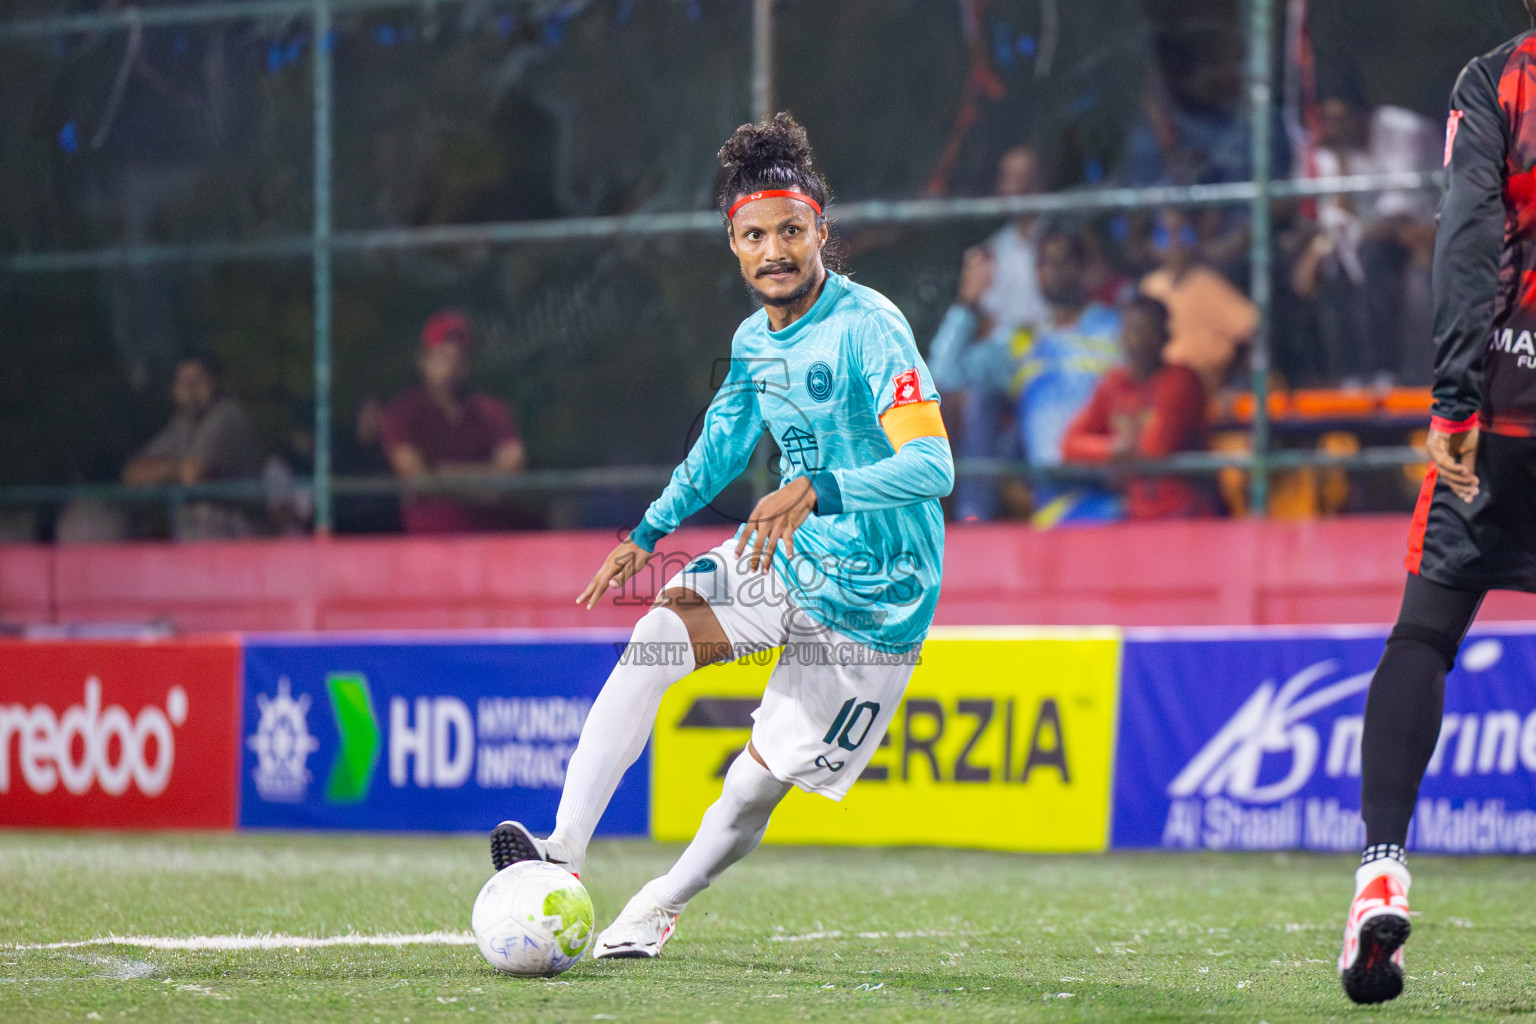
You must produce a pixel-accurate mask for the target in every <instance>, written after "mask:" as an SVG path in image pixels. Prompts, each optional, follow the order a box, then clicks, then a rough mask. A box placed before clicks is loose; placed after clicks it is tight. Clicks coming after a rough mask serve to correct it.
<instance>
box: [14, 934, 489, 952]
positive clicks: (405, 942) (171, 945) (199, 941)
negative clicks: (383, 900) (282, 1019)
mask: <svg viewBox="0 0 1536 1024" xmlns="http://www.w3.org/2000/svg"><path fill="white" fill-rule="evenodd" d="M474 944H475V937H474V935H472V934H470V933H469V932H412V933H409V934H398V933H396V934H390V935H326V936H318V937H317V936H307V935H190V936H186V937H181V938H178V937H171V936H158V935H104V936H102V937H100V938H95V939H81V940H80V941H78V942H39V943H33V944H29V945H22V944H16V945H4V946H0V949H4V950H8V951H15V952H19V953H25V952H35V951H39V950H48V949H83V948H85V947H87V946H137V947H140V948H142V949H163V950H217V951H220V952H230V951H237V950H247V949H324V948H327V947H330V946H389V947H393V948H395V949H398V948H400V947H402V946H473V945H474Z"/></svg>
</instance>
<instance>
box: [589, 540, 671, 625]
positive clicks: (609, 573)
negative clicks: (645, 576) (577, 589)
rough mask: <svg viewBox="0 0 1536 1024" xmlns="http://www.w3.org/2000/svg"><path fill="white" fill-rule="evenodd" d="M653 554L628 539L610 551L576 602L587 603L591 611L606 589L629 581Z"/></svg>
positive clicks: (620, 585)
mask: <svg viewBox="0 0 1536 1024" xmlns="http://www.w3.org/2000/svg"><path fill="white" fill-rule="evenodd" d="M653 554H654V552H650V551H647V550H645V548H642V547H641V546H640V545H639V544H636V543H635V542H634V541H632V540H626V541H625V542H624V543H622V544H620V545H619V546H618V547H616V548H614V549H613V550H612V551H610V552H608V557H607V558H605V559H603V567H602V568H601V569H599V570H597V573H596V574H595V575H594V576H593V577H592V582H591V583H588V584H587V589H585V590H583V591H582V592H581V596H580V597H578V598H577V599H576V603H577V604H584V605H586V606H587V611H591V610H592V609H593V607H595V606H596V604H597V600H598V598H600V597H602V596H603V593H604V591H607V590H611V589H613V588H614V587H622V586H623V585H624V584H626V583H628V582H629V581H630V579H631V577H633V576H634V575H635V573H637V572H639V571H640V570H641V569H643V568H645V563H647V562H649V561H650V560H651V556H652V555H653Z"/></svg>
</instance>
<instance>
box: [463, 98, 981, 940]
mask: <svg viewBox="0 0 1536 1024" xmlns="http://www.w3.org/2000/svg"><path fill="white" fill-rule="evenodd" d="M720 162H721V164H722V165H723V166H724V167H725V169H726V171H727V176H726V183H725V187H724V188H723V190H722V192H721V195H720V211H721V213H722V215H724V217H725V220H726V230H727V235H728V237H729V239H730V244H731V251H732V252H733V253H735V254H736V257H737V258H738V259H739V260H740V262H741V272H742V275H743V276H744V277H745V278H746V281H747V284H748V285H749V286H750V287H751V289H752V291H753V292H754V294H755V295H756V297H757V298H758V300H759V301H760V302H761V303H762V305H763V308H762V309H761V310H760V311H759V312H757V313H755V314H753V315H752V316H750V317H748V318H747V319H746V320H745V321H744V322H743V323H742V325H741V327H740V328H739V329H738V330H737V331H736V336H735V337H734V338H733V339H732V341H731V359H730V364H729V371H728V372H727V373H726V374H725V379H724V383H723V384H722V386H721V387H720V390H719V391H718V392H717V393H716V395H715V398H714V400H713V401H712V402H711V404H710V407H709V410H708V412H707V413H706V414H705V416H704V425H703V431H702V433H701V434H700V436H699V439H698V441H697V443H695V445H694V446H693V449H692V450H691V451H690V452H689V453H688V457H687V458H686V459H685V460H684V461H683V464H682V465H681V466H679V467H678V468H677V470H676V472H674V473H673V474H672V480H671V482H670V483H669V484H668V485H667V487H666V490H665V491H663V492H662V495H661V497H659V498H658V499H656V501H655V503H654V504H652V505H651V507H650V509H649V510H648V511H647V512H646V514H645V517H644V518H643V519H642V520H641V522H640V524H639V525H638V526H637V527H635V529H634V531H633V532H632V533H631V535H630V537H629V539H628V540H626V541H625V542H624V543H622V544H620V545H619V546H618V547H617V548H615V549H614V550H613V552H612V553H611V554H609V556H608V558H607V559H606V560H605V561H604V563H603V565H602V568H600V569H599V570H598V571H597V574H596V575H594V576H593V577H592V581H591V582H590V583H589V584H588V585H587V588H586V589H585V590H584V591H583V592H582V594H581V596H580V597H579V598H578V599H577V601H578V603H580V604H585V605H586V606H587V607H588V608H591V607H593V606H594V605H595V604H596V603H597V601H598V600H599V599H600V598H601V597H602V596H603V595H604V594H605V593H606V592H608V591H609V590H611V589H615V588H618V587H622V586H623V585H624V584H625V583H626V582H627V581H628V580H630V579H631V578H633V577H634V575H635V574H636V573H637V572H639V571H640V569H641V568H642V567H644V566H645V565H646V563H647V562H648V561H649V560H650V559H651V558H652V556H653V554H654V552H655V549H656V543H657V542H658V541H659V540H661V538H663V537H665V536H666V535H667V534H669V533H671V532H672V531H673V530H675V529H676V528H677V526H678V524H680V523H681V522H682V521H683V520H684V519H686V518H687V517H688V516H690V515H692V514H693V513H695V512H697V511H699V510H700V509H701V508H703V507H704V505H705V504H706V503H708V502H709V501H711V500H712V499H713V498H714V497H715V496H716V495H717V494H719V493H720V491H721V490H722V489H723V488H724V487H725V486H726V485H727V484H729V483H730V482H731V481H733V480H734V479H735V478H736V477H737V476H739V475H740V474H741V472H742V471H743V470H744V469H745V468H746V467H747V463H748V461H749V459H750V458H751V455H752V452H753V449H754V448H756V446H757V442H758V439H759V438H760V437H761V436H762V432H763V431H764V430H767V431H769V432H770V433H771V434H772V435H773V438H774V440H775V441H776V442H777V443H778V446H779V450H780V452H781V465H782V469H783V479H782V481H781V486H780V487H779V489H778V490H776V491H774V492H773V493H772V494H769V495H768V496H767V497H765V498H763V499H762V501H760V502H758V503H757V507H756V508H754V509H753V511H752V515H751V518H750V519H749V520H748V521H747V523H746V524H745V525H743V527H742V528H741V529H740V530H739V531H738V532H737V533H736V536H735V537H734V538H732V539H731V540H728V541H726V542H725V543H724V544H721V545H720V546H719V547H716V548H714V549H713V550H712V551H709V552H707V553H705V554H703V555H701V556H699V557H698V558H695V559H694V560H693V561H692V562H690V563H689V564H688V565H687V566H686V567H685V568H684V569H683V570H682V571H681V572H679V573H678V574H677V575H675V576H674V577H673V578H672V579H671V580H670V581H669V582H668V584H667V585H666V586H665V588H663V590H662V592H661V595H660V597H659V598H658V599H657V601H656V602H655V604H654V605H653V606H652V608H651V610H650V611H648V612H647V613H646V614H645V616H644V617H642V618H641V619H640V621H639V622H638V623H637V624H636V626H635V630H634V633H633V635H632V637H631V639H630V644H629V647H628V648H627V649H626V651H625V655H624V656H623V657H622V658H621V659H620V660H619V664H618V666H617V667H616V668H615V669H614V670H613V674H612V675H610V676H609V677H608V681H607V683H606V684H604V686H603V690H602V692H601V693H600V694H599V696H598V698H597V700H596V701H595V702H594V703H593V705H592V711H591V713H590V714H589V715H588V717H587V722H586V725H585V727H584V728H583V730H582V733H581V739H580V741H579V743H578V744H577V747H576V752H575V753H574V754H573V755H572V756H571V760H570V765H569V768H568V769H567V772H566V780H565V789H564V792H563V793H562V794H561V799H560V808H559V811H558V813H557V814H556V819H555V830H554V832H553V833H552V834H551V835H550V836H549V838H548V839H537V838H535V837H534V836H533V835H532V834H530V833H529V831H528V830H527V829H526V828H525V827H524V826H522V825H521V824H519V823H518V822H513V821H508V822H503V823H502V824H501V825H499V826H498V827H497V828H496V830H495V832H493V833H492V835H491V859H492V861H493V862H494V863H495V865H496V867H497V869H498V870H500V869H501V868H504V867H506V866H507V865H508V864H513V863H516V862H517V861H519V860H532V859H543V860H548V861H551V862H554V863H557V864H562V865H565V866H567V867H568V868H569V869H570V870H572V871H575V872H579V871H580V870H581V868H582V864H583V861H584V859H585V856H586V849H587V844H588V842H589V841H590V840H591V838H592V833H593V830H594V829H595V828H596V827H597V822H598V819H599V818H600V817H601V816H602V813H603V809H604V808H605V807H606V806H607V805H608V801H609V800H610V799H612V797H613V793H614V790H615V789H616V788H617V787H618V784H619V780H620V778H621V777H622V776H623V774H624V772H625V771H626V770H627V769H628V768H629V766H630V765H632V764H633V763H634V762H635V760H636V759H637V758H638V757H639V756H640V753H641V751H642V750H643V749H644V747H645V742H646V739H647V738H648V737H649V736H650V733H651V726H652V725H653V723H654V722H655V719H656V712H657V708H658V706H659V705H660V703H661V698H662V695H663V694H664V693H665V692H666V690H667V688H668V687H669V686H671V685H672V684H673V683H675V682H677V681H678V680H679V679H681V678H683V677H684V676H686V675H688V674H689V673H690V672H693V671H694V670H695V669H696V668H698V667H700V666H703V665H707V664H710V663H712V662H719V661H727V660H730V659H732V658H735V657H739V656H741V655H742V654H744V653H748V652H751V651H753V650H761V649H765V648H775V647H782V648H783V651H782V652H781V654H780V656H779V661H778V664H777V665H776V666H775V668H774V670H773V674H772V676H771V677H770V679H769V681H768V686H767V689H766V691H765V692H764V694H763V700H762V704H761V706H760V707H759V708H758V709H757V711H755V712H754V713H753V727H752V737H751V741H750V742H749V743H748V745H747V749H746V751H745V752H744V754H743V755H742V756H738V757H737V758H736V759H735V761H733V762H732V763H731V766H730V768H729V770H728V771H727V772H726V776H725V785H724V789H723V792H722V793H721V796H720V799H719V801H717V802H716V803H715V804H714V805H713V806H711V807H710V808H709V810H708V811H706V812H705V814H704V820H703V822H702V823H701V824H700V825H699V831H698V834H697V835H696V836H695V837H694V839H693V842H692V843H690V844H689V846H688V848H687V849H686V850H685V851H684V852H683V854H682V856H681V857H680V858H679V859H678V861H677V863H676V864H675V865H674V866H673V867H672V869H671V870H670V871H668V872H667V873H666V874H665V875H663V876H662V877H660V878H657V879H654V880H652V881H651V882H649V883H647V884H646V885H645V886H644V887H643V888H642V889H641V890H640V892H639V893H638V894H637V895H636V896H635V897H634V898H633V899H632V900H630V901H629V904H628V906H626V907H625V908H624V911H623V912H622V913H621V914H620V915H619V916H618V918H617V919H616V920H615V921H614V922H613V923H612V924H611V925H609V927H608V928H607V929H606V930H605V931H604V932H603V933H602V934H601V935H600V936H598V939H597V942H596V944H595V946H594V955H595V956H597V957H599V958H602V957H654V956H656V955H657V954H658V953H659V952H661V948H662V946H663V945H664V944H665V943H666V941H667V939H668V938H669V937H670V936H671V935H672V931H673V928H674V927H675V925H676V921H677V916H678V914H680V913H681V912H682V911H683V909H684V908H685V907H686V906H687V905H688V901H689V900H691V899H692V898H693V897H694V896H696V895H697V894H698V893H699V892H700V891H702V890H703V889H704V888H705V887H706V886H708V885H709V884H710V882H712V881H714V879H715V878H716V877H717V876H718V875H719V874H720V872H722V871H724V870H725V869H726V868H727V867H729V866H730V865H732V864H734V863H735V862H736V861H738V860H740V859H741V858H742V857H744V856H746V855H747V854H748V853H750V852H751V851H752V850H753V849H754V848H755V847H756V846H757V844H758V842H759V841H760V840H761V839H762V837H763V833H764V832H765V831H766V830H767V827H768V818H769V815H771V814H772V813H773V809H774V808H775V807H777V806H778V804H779V801H780V800H782V799H783V798H784V796H785V795H786V794H787V793H788V792H789V790H790V788H791V787H792V786H798V787H799V788H801V789H803V790H806V791H808V792H813V793H819V794H821V795H823V796H827V797H829V798H831V799H833V800H841V799H842V798H843V797H844V796H846V795H847V793H848V790H849V788H850V787H851V786H852V785H853V783H854V780H856V779H857V778H858V777H859V774H860V773H861V772H862V771H863V770H864V767H865V766H866V765H867V764H868V763H869V759H870V757H871V755H872V754H873V753H874V751H875V748H876V747H877V746H878V745H879V743H880V740H881V737H883V736H884V735H885V733H886V729H887V727H888V726H889V725H890V723H891V720H892V718H893V716H894V715H895V713H896V706H897V704H899V703H900V701H901V698H902V695H903V694H904V693H905V692H906V687H907V681H908V679H909V678H910V677H911V675H912V668H913V665H914V664H915V663H916V660H917V652H918V649H919V648H920V647H921V645H922V642H923V638H924V637H925V636H926V635H927V632H928V627H929V625H930V624H931V623H932V621H933V611H934V606H935V604H936V603H937V602H938V597H939V580H940V575H941V571H942V565H943V558H944V517H943V512H942V511H941V509H940V508H939V499H940V498H942V497H944V496H945V495H947V494H948V493H949V492H950V489H951V488H952V487H953V485H954V464H953V462H952V460H951V458H950V451H949V440H948V437H947V435H946V434H945V431H944V421H943V420H942V419H941V418H940V416H939V395H938V392H937V390H935V388H934V385H933V381H932V380H931V378H930V377H929V374H928V368H927V366H925V365H924V364H923V360H922V358H921V357H920V356H919V355H918V353H917V346H916V344H915V343H914V342H913V339H912V329H911V327H910V326H909V325H908V324H907V321H906V318H905V317H903V316H902V315H901V311H900V310H898V309H897V308H896V307H895V306H894V305H893V304H892V303H891V302H890V300H889V299H887V298H885V296H883V295H881V294H879V293H878V292H875V291H872V290H871V289H869V288H865V287H863V286H862V285H857V284H854V283H853V282H852V281H850V280H849V279H848V278H847V277H844V276H842V275H840V274H836V273H832V272H830V271H829V270H828V269H827V267H826V266H825V264H824V262H823V260H822V255H823V250H824V249H825V246H826V244H827V237H828V234H827V221H826V217H825V215H824V213H823V211H824V209H825V207H826V205H827V200H828V190H827V184H826V181H825V180H823V179H822V177H821V175H820V174H819V173H817V172H816V171H815V170H814V169H813V167H812V164H811V149H810V143H809V142H808V141H807V140H806V136H805V130H804V129H803V128H801V127H800V125H798V124H796V123H795V121H794V119H793V118H791V117H790V116H789V115H788V114H782V113H781V114H779V115H777V116H775V117H774V118H773V119H772V120H771V121H766V122H764V123H762V124H756V125H743V126H742V127H741V128H739V129H737V130H736V133H735V134H734V135H733V136H732V137H731V139H730V141H728V142H727V143H726V144H725V147H724V148H723V149H721V150H720Z"/></svg>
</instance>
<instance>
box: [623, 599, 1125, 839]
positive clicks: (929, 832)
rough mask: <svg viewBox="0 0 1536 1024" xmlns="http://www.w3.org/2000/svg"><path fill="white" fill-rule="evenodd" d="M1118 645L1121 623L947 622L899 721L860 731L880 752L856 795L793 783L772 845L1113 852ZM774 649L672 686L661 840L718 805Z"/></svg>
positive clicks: (657, 788) (660, 746) (658, 828)
mask: <svg viewBox="0 0 1536 1024" xmlns="http://www.w3.org/2000/svg"><path fill="white" fill-rule="evenodd" d="M1119 654H1120V640H1119V632H1118V631H1117V630H1113V629H1021V628H1012V627H996V628H993V627H978V628H973V629H965V628H941V629H935V630H934V631H933V633H932V635H931V636H930V638H929V639H928V641H927V643H925V644H924V645H923V649H922V652H921V660H920V661H919V663H918V664H917V666H916V667H915V668H914V670H913V673H912V679H911V682H910V684H909V685H908V687H907V693H906V698H905V700H903V701H902V703H901V706H900V707H899V708H898V709H897V712H896V715H895V719H894V721H893V722H892V724H891V727H890V728H889V730H888V731H887V732H886V733H885V734H884V735H866V736H863V737H861V738H860V742H863V743H872V744H876V745H877V749H876V750H875V752H874V757H873V759H872V760H871V761H870V763H869V766H868V767H867V768H866V769H865V771H864V774H863V775H862V776H860V778H859V781H858V782H856V783H855V784H854V785H853V788H852V790H851V791H850V792H849V793H848V796H847V797H846V798H845V799H844V800H843V801H842V802H840V803H835V802H833V801H831V800H829V799H827V798H825V797H822V796H817V795H812V794H807V793H803V792H800V791H798V790H796V791H793V792H791V793H790V794H789V796H788V797H786V798H785V800H784V802H783V803H782V804H781V805H780V806H779V808H778V810H776V811H775V812H774V815H773V821H772V822H771V823H770V825H769V827H768V833H767V836H766V839H767V841H768V842H784V843H828V844H853V845H865V846H884V845H890V846H894V845H903V844H916V845H923V846H958V847H973V848H983V849H1000V850H1029V851H1056V852H1067V851H1089V850H1102V849H1104V847H1105V845H1106V843H1107V841H1108V835H1109V789H1110V767H1111V753H1112V751H1113V749H1114V730H1115V701H1116V683H1117V673H1118V662H1119ZM776 657H777V652H773V653H772V654H770V655H768V656H765V657H761V658H748V659H744V660H743V661H739V662H732V663H730V664H728V665H718V666H711V667H709V668H706V669H704V670H702V671H700V672H696V673H694V674H693V675H690V676H688V677H687V678H686V679H684V680H682V681H681V682H679V683H677V684H675V685H674V686H673V687H672V688H671V689H670V690H669V691H668V692H667V695H666V697H665V698H664V699H663V700H662V704H661V711H660V714H659V716H658V718H657V721H656V734H655V739H654V743H655V747H656V762H655V771H654V780H655V782H654V786H653V797H652V813H653V815H654V828H655V836H656V838H657V839H670V840H687V839H690V838H692V836H693V834H694V832H695V831H696V830H697V828H698V825H699V819H700V818H701V817H702V816H703V813H704V810H705V808H707V807H708V806H709V805H710V804H711V803H713V802H714V801H715V800H716V799H718V798H719V796H720V787H721V779H722V778H723V777H724V775H725V771H726V768H727V767H728V766H729V765H730V762H731V760H732V759H733V758H734V757H736V756H737V755H738V754H739V753H740V752H741V750H742V749H743V748H744V747H745V746H746V743H747V740H748V738H749V737H750V735H751V731H752V712H753V710H754V709H755V708H756V707H757V705H758V703H759V701H760V700H761V699H762V695H763V688H764V686H765V685H766V684H767V680H768V676H769V675H770V673H771V672H772V671H773V668H774V665H775V663H776V661H775V659H776ZM850 718H851V716H850ZM866 720H867V719H866ZM837 724H839V725H844V726H845V727H846V721H845V720H843V719H841V718H839V719H838V721H837ZM807 727H808V728H813V729H814V731H815V733H816V734H817V735H818V736H819V735H820V734H821V731H822V730H823V729H827V730H828V735H829V736H830V735H831V734H832V732H833V731H834V729H835V727H834V723H832V722H820V723H809V722H808V723H807Z"/></svg>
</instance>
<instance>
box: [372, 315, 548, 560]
mask: <svg viewBox="0 0 1536 1024" xmlns="http://www.w3.org/2000/svg"><path fill="white" fill-rule="evenodd" d="M470 340H471V335H470V329H469V321H468V320H467V319H465V317H464V315H463V314H462V313H458V312H455V311H453V310H442V311H440V312H437V313H434V314H433V315H432V316H431V318H429V319H428V320H427V322H426V325H425V326H424V327H423V328H422V331H421V358H420V360H419V362H418V363H417V365H418V367H419V368H420V370H421V382H422V383H421V387H418V388H416V389H414V390H411V391H407V392H406V393H405V394H403V395H400V396H399V397H398V398H396V399H395V400H394V401H393V402H391V403H390V404H389V408H388V409H386V410H385V413H384V422H383V429H382V431H381V436H382V440H383V444H384V453H385V454H386V455H388V456H389V462H390V466H391V467H392V468H393V469H394V471H395V475H396V476H397V477H399V478H400V479H402V480H408V481H412V482H418V483H419V482H428V481H433V480H445V479H453V478H455V477H458V478H476V477H479V478H485V477H491V476H503V475H508V474H513V473H521V472H522V471H523V470H524V468H525V466H526V456H525V453H524V451H523V441H522V437H521V435H520V434H519V432H518V429H517V423H516V420H515V419H514V417H513V414H512V409H511V407H510V406H508V405H507V404H506V403H505V402H500V401H497V400H496V399H494V398H492V397H490V396H489V395H484V394H479V393H475V392H471V391H470V390H469V389H468V387H467V384H466V378H467V376H468V368H469V349H470ZM400 514H401V519H402V521H403V522H404V524H405V529H406V532H407V533H467V532H474V531H484V530H503V529H511V528H514V527H516V526H518V525H520V517H519V516H518V515H517V513H516V510H515V509H514V508H512V507H511V506H510V505H509V504H508V503H507V502H505V501H503V500H501V499H498V498H495V497H494V496H492V497H488V498H484V499H478V498H473V497H458V496H452V497H450V496H448V495H443V494H407V495H406V496H405V497H404V498H403V499H402V500H401V503H400Z"/></svg>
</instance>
